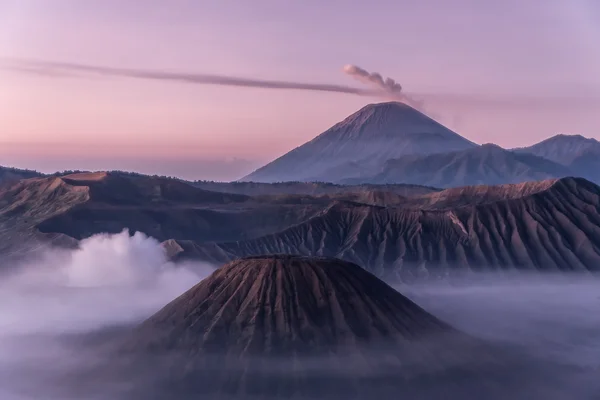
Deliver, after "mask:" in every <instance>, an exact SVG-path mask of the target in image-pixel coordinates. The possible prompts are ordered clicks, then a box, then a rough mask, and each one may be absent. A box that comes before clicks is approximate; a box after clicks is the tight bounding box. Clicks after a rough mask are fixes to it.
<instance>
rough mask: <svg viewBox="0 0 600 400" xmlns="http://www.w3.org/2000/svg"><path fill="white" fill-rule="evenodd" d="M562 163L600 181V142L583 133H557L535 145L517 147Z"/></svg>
mask: <svg viewBox="0 0 600 400" xmlns="http://www.w3.org/2000/svg"><path fill="white" fill-rule="evenodd" d="M514 151H515V152H519V153H530V154H534V155H537V156H540V157H544V158H546V159H548V160H552V161H554V162H557V163H560V164H562V165H564V166H566V167H568V168H569V170H570V171H571V174H572V175H574V176H580V177H582V178H586V179H588V180H591V181H593V182H596V183H600V142H599V141H597V140H596V139H591V138H586V137H584V136H581V135H556V136H553V137H551V138H549V139H546V140H544V141H542V142H540V143H537V144H534V145H533V146H529V147H523V148H519V149H515V150H514Z"/></svg>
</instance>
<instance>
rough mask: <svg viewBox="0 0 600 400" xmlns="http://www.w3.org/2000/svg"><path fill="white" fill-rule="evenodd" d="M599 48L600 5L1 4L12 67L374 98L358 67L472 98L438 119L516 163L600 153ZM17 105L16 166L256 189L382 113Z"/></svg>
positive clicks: (333, 100) (325, 105)
mask: <svg viewBox="0 0 600 400" xmlns="http://www.w3.org/2000/svg"><path fill="white" fill-rule="evenodd" d="M598 43H600V3H598V2H597V1H596V0H560V1H559V0H519V1H517V0H506V1H495V0H494V1H491V0H490V1H487V0H454V1H451V0H425V1H420V2H415V1H398V0H396V1H392V0H389V1H384V0H380V1H371V2H358V1H357V2H350V1H337V0H328V1H321V0H319V1H315V0H303V1H293V2H292V1H289V2H283V1H279V0H253V1H233V0H218V1H213V0H210V1H209V0H187V1H186V0H170V1H168V2H167V1H164V0H145V1H122V0H89V1H81V0H52V1H48V0H0V57H23V58H35V59H42V60H49V61H65V62H74V63H82V64H92V65H100V66H107V67H116V68H136V69H152V70H168V71H181V72H190V73H207V74H220V75H233V76H240V77H246V78H256V79H272V80H293V81H301V82H304V81H307V82H316V83H325V84H337V85H352V86H356V87H361V84H360V83H359V82H356V81H354V80H353V79H351V78H349V77H348V76H346V75H344V74H343V73H342V72H341V69H342V67H343V66H344V65H345V64H348V63H352V64H356V65H359V66H361V67H363V68H365V69H367V70H370V71H378V72H380V73H382V74H383V75H385V76H391V77H393V78H395V79H396V80H397V81H399V82H400V83H401V84H402V85H403V87H404V88H405V89H406V90H408V91H413V92H427V93H433V94H446V95H447V94H458V95H462V96H472V98H473V99H474V100H473V101H472V102H470V103H469V104H463V103H456V102H453V101H449V100H447V98H446V99H444V96H439V100H437V101H436V100H435V98H436V97H435V96H434V100H432V101H430V102H428V103H427V104H426V108H427V110H429V111H430V112H431V114H432V116H434V117H435V118H436V119H439V120H440V121H441V122H442V123H444V124H445V125H447V126H448V127H450V128H452V129H454V130H456V131H457V132H459V133H460V134H462V135H463V136H465V137H467V138H469V139H471V140H473V141H475V142H478V143H486V142H495V143H497V144H499V145H501V146H505V147H514V146H524V145H528V144H531V143H534V142H536V141H539V140H541V139H543V138H545V137H548V136H551V135H554V134H556V133H580V134H583V135H584V136H588V137H596V138H600V112H597V110H596V109H595V108H597V107H594V106H597V105H598V103H599V102H598V97H599V96H600V74H599V73H598V71H600V47H599V46H598ZM0 88H1V89H0V164H2V165H14V166H19V167H29V168H36V169H40V170H44V171H51V170H57V169H77V168H78V169H116V168H122V169H130V170H137V171H140V172H147V173H161V174H168V175H179V176H183V177H186V178H190V179H193V178H213V179H233V178H237V177H240V176H241V175H244V173H246V172H249V171H250V170H251V169H252V168H253V167H256V166H259V165H260V164H261V163H263V162H265V161H269V160H271V159H273V158H275V157H277V156H279V155H281V154H283V153H285V152H286V151H288V150H290V149H292V148H293V147H296V146H298V145H299V144H301V143H303V142H305V141H307V140H309V139H311V138H313V137H314V136H316V135H317V134H319V133H321V132H322V131H324V130H325V129H327V128H328V127H330V126H331V125H333V124H334V123H335V122H337V121H339V120H341V119H343V118H344V117H346V116H347V115H348V114H350V113H352V112H354V111H356V110H357V109H359V108H360V107H362V106H363V105H365V104H367V103H371V102H375V101H378V99H371V98H365V97H359V96H353V95H347V94H336V93H322V92H302V91H285V90H268V89H254V88H238V87H223V86H198V85H189V84H184V83H177V82H158V81H145V80H132V79H127V78H112V77H91V78H84V79H77V78H58V77H47V76H36V75H31V74H22V73H17V72H9V71H6V70H0ZM586 96H589V97H591V98H595V99H596V100H590V102H589V104H586V103H585V101H582V100H581V98H582V97H583V98H585V97H586ZM482 97H485V98H492V99H493V98H501V99H503V101H502V102H499V104H498V105H496V106H491V105H490V104H489V103H483V104H479V103H478V102H477V99H480V98H482ZM532 97H534V98H536V97H537V98H547V99H550V100H549V101H544V102H535V101H530V100H527V99H528V98H532ZM573 99H576V100H573Z"/></svg>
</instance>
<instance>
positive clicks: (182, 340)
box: [94, 255, 518, 399]
mask: <svg viewBox="0 0 600 400" xmlns="http://www.w3.org/2000/svg"><path fill="white" fill-rule="evenodd" d="M119 354H120V355H123V354H128V355H131V356H132V360H133V361H132V362H133V364H130V365H133V366H134V367H133V368H132V369H130V371H135V374H133V375H132V374H129V375H127V373H121V372H119V376H120V377H126V379H127V381H128V382H130V383H131V385H132V386H133V387H135V388H137V390H142V389H143V390H145V392H143V393H141V392H140V393H139V394H138V395H137V396H138V397H139V398H145V399H148V398H177V399H188V398H189V399H192V398H203V399H212V398H219V399H222V398H226V399H229V398H231V399H234V398H235V399H239V398H242V399H281V398H305V399H317V398H318V399H325V398H326V399H348V398H354V399H367V398H384V399H396V398H398V395H402V396H406V398H411V399H420V398H423V399H424V398H432V397H431V396H439V395H442V394H444V393H445V391H446V390H448V388H449V386H448V385H450V386H452V387H454V389H453V390H456V388H457V387H458V388H459V390H460V391H462V392H463V393H464V394H465V395H466V396H467V397H469V396H471V395H477V394H481V395H483V396H485V397H486V398H497V397H494V396H493V395H492V394H493V393H492V392H490V390H492V389H490V390H488V389H486V387H487V386H486V385H487V383H485V382H487V381H486V379H485V374H486V373H487V372H489V369H490V368H492V366H494V368H495V366H496V365H497V364H498V363H497V362H496V361H497V360H496V359H495V356H493V354H494V352H492V351H491V350H490V347H489V346H488V345H487V344H483V343H482V342H480V341H479V340H476V339H474V338H471V337H470V336H468V335H466V334H463V333H461V332H459V331H457V330H456V329H454V328H452V327H451V326H449V325H447V324H446V323H444V322H442V321H441V320H439V319H437V318H435V317H434V316H432V315H430V314H429V313H427V312H426V311H425V310H423V309H422V308H420V307H419V306H417V305H416V304H415V303H413V302H412V301H411V300H409V299H408V298H406V297H404V296H403V295H401V294H400V293H398V292H397V291H396V290H394V289H393V288H392V287H390V286H388V285H387V284H386V283H384V282H383V281H381V280H379V279H378V278H376V277H375V276H374V275H371V274H370V273H368V272H367V271H365V270H364V269H362V268H361V267H359V266H358V265H355V264H352V263H349V262H345V261H341V260H338V259H333V258H320V257H302V256H292V255H272V256H260V257H249V258H245V259H240V260H237V261H233V262H231V263H229V264H226V265H225V266H223V267H221V268H220V269H218V270H216V271H215V272H214V273H213V274H212V275H211V276H209V277H208V278H206V279H205V280H203V281H201V282H200V283H198V284H197V285H196V286H194V287H193V288H191V289H190V290H188V291H187V292H186V293H184V294H183V295H181V296H180V297H178V298H177V299H175V300H173V301H172V302H171V303H169V304H168V305H166V306H165V307H164V308H163V309H161V310H160V311H158V312H157V313H156V314H155V315H153V316H152V317H150V318H149V319H147V320H146V321H145V322H143V323H142V324H141V325H140V326H138V327H137V328H136V329H134V330H133V332H130V334H128V335H127V337H126V340H125V341H124V344H123V343H122V345H120V347H119ZM504 357H505V356H504ZM505 358H506V357H505ZM510 371H511V373H514V366H511V367H510ZM517 375H518V374H517ZM94 376H95V375H94ZM507 382H508V381H507V380H505V381H503V382H502V385H504V386H506V387H508V386H509V384H510V383H507ZM483 383H485V384H483ZM463 384H464V385H466V386H465V387H468V389H462V387H463V386H462V385H463ZM482 384H483V386H482ZM465 390H466V391H465ZM482 390H483V392H482ZM486 390H487V392H486ZM150 394H152V396H157V397H152V396H151V395H150ZM138 397H136V396H133V395H132V396H130V397H128V398H138Z"/></svg>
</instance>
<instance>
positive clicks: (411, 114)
mask: <svg viewBox="0 0 600 400" xmlns="http://www.w3.org/2000/svg"><path fill="white" fill-rule="evenodd" d="M567 176H578V177H584V178H586V179H589V180H592V181H595V182H599V183H600V142H598V141H597V140H595V139H588V138H585V137H583V136H580V135H573V136H568V135H557V136H554V137H552V138H549V139H547V140H544V141H542V142H540V143H538V144H535V145H533V146H530V147H526V148H519V149H512V150H509V149H503V148H501V147H499V146H496V145H494V144H485V145H482V146H480V145H477V144H475V143H473V142H471V141H469V140H467V139H465V138H463V137H462V136H460V135H458V134H457V133H455V132H452V131H451V130H449V129H447V128H445V127H444V126H442V125H441V124H439V123H438V122H436V121H434V120H433V119H431V118H429V117H427V116H426V115H424V114H423V113H421V112H419V111H417V110H415V109H414V108H412V107H410V106H408V105H406V104H403V103H398V102H389V103H379V104H370V105H368V106H366V107H364V108H362V109H361V110H359V111H357V112H356V113H354V114H352V115H351V116H349V117H348V118H346V119H345V120H344V121H342V122H340V123H338V124H336V125H334V126H333V127H331V128H330V129H328V130H327V131H325V132H324V133H322V134H321V135H319V136H317V137H316V138H314V139H313V140H311V141H309V142H307V143H305V144H304V145H302V146H300V147H298V148H296V149H294V150H292V151H290V152H289V153H287V154H285V155H283V156H281V157H279V158H278V159H276V160H275V161H273V162H271V163H269V164H267V165H265V166H264V167H262V168H259V169H258V170H256V171H254V172H253V173H251V174H250V175H248V176H246V177H244V178H243V179H241V181H256V182H283V181H303V182H310V181H323V182H332V183H341V184H381V183H386V184H396V183H403V184H421V185H429V186H436V187H441V188H446V187H458V186H466V185H476V184H483V185H495V184H506V183H520V182H527V181H534V180H540V179H550V178H561V177H567Z"/></svg>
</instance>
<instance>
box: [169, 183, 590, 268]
mask: <svg viewBox="0 0 600 400" xmlns="http://www.w3.org/2000/svg"><path fill="white" fill-rule="evenodd" d="M465 197H466V198H469V199H470V201H468V202H466V203H465ZM413 201H414V202H415V203H416V204H415V205H414V206H410V204H409V206H403V207H376V206H366V205H357V204H348V203H343V202H339V203H336V204H334V205H332V206H331V207H329V208H328V209H326V210H324V211H323V212H322V213H321V214H319V215H317V216H315V217H313V218H311V219H310V220H308V221H306V222H304V223H301V224H298V225H295V226H292V227H290V228H288V229H286V230H284V231H282V232H278V233H275V234H271V235H267V236H264V237H261V238H257V239H254V240H248V241H238V242H230V243H221V244H211V245H198V244H194V243H190V242H181V243H180V244H181V247H182V248H183V249H184V251H183V252H182V253H181V255H186V254H187V255H190V256H193V255H197V256H198V257H200V258H203V259H207V260H211V261H216V262H220V261H222V260H228V259H234V258H236V257H242V256H247V255H254V254H273V253H293V254H305V255H323V256H334V257H339V258H343V259H345V260H349V261H352V262H356V263H359V264H360V265H363V266H364V267H365V268H367V269H368V270H370V271H373V272H374V273H375V274H376V275H378V276H383V277H386V278H395V277H398V276H400V277H403V278H411V277H414V276H419V275H444V274H447V273H448V272H449V271H450V270H453V271H460V270H462V271H471V270H496V269H511V268H518V269H535V270H542V271H553V270H563V271H573V270H589V271H598V270H600V247H599V244H600V188H599V187H598V186H596V185H594V184H592V183H590V182H588V181H586V180H583V179H575V178H565V179H560V180H555V181H547V182H543V183H531V184H521V185H504V186H500V187H496V188H486V187H480V188H479V189H477V187H475V188H463V189H450V190H449V191H442V192H438V193H434V194H431V195H426V196H424V197H422V198H420V199H413Z"/></svg>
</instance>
